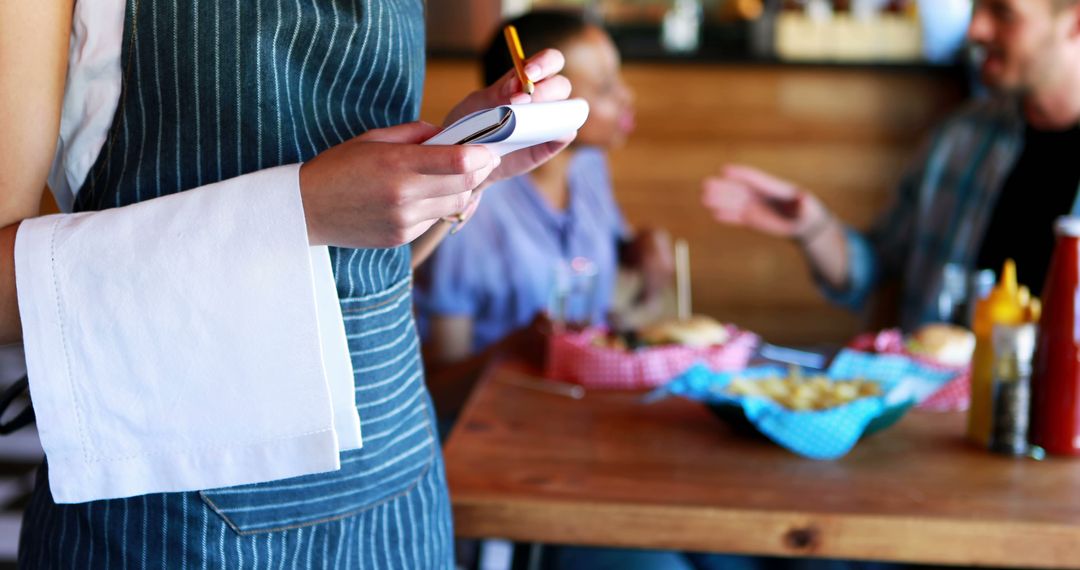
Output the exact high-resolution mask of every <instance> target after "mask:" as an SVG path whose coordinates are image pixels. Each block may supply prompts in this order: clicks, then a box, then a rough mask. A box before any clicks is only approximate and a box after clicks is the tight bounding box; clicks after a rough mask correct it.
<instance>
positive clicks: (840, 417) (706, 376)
mask: <svg viewBox="0 0 1080 570" xmlns="http://www.w3.org/2000/svg"><path fill="white" fill-rule="evenodd" d="M787 374H788V369H787V368H786V367H781V366H774V365H769V366H756V367H753V368H748V369H746V370H743V371H742V372H712V371H711V370H709V369H708V368H707V367H705V366H704V365H701V364H699V365H695V366H694V367H692V368H690V369H689V370H687V371H686V372H684V373H683V374H682V375H680V376H679V377H677V378H675V379H674V380H672V381H671V382H669V383H667V384H665V385H664V386H661V387H660V388H657V389H656V390H654V391H653V392H652V393H651V394H650V395H649V396H648V398H647V399H648V400H649V401H656V400H659V399H663V398H665V397H668V396H681V397H683V398H688V399H691V400H697V401H700V402H704V403H707V404H716V405H735V406H739V407H741V408H742V411H743V413H744V414H745V415H746V418H747V419H748V420H749V421H750V423H751V424H753V426H754V427H755V428H757V430H758V431H760V432H761V433H762V434H764V435H765V436H766V437H768V438H769V439H771V440H773V441H774V442H776V443H778V444H780V445H782V446H783V447H785V448H787V449H789V450H791V451H793V452H795V453H797V454H799V455H802V456H805V457H809V458H812V459H837V458H839V457H843V456H844V455H846V454H847V453H848V452H849V451H851V448H852V447H854V446H855V444H856V443H857V442H858V441H859V438H860V437H862V435H863V433H864V432H865V431H866V429H867V426H869V425H870V424H871V423H872V422H874V421H875V420H876V419H879V418H882V419H884V417H885V416H888V415H896V416H897V417H899V415H900V414H902V413H903V412H905V411H906V410H907V409H908V408H910V407H911V406H913V405H915V404H917V403H918V402H921V401H922V400H924V399H926V398H928V397H930V395H932V394H933V393H934V392H936V391H937V390H938V389H939V388H941V387H942V386H943V385H945V384H946V383H947V382H949V380H951V379H952V378H953V377H954V376H955V372H950V371H941V370H933V369H931V368H928V367H926V366H923V365H921V364H919V363H918V362H915V361H914V360H911V359H910V358H906V357H904V356H899V355H879V354H869V353H865V352H858V351H854V350H843V351H841V352H840V354H838V355H837V357H836V358H835V359H834V360H833V363H832V364H831V365H830V366H829V369H828V370H827V371H826V373H825V375H826V376H828V377H829V378H832V379H835V380H847V379H852V378H861V379H864V380H870V381H874V382H878V383H880V384H881V387H882V395H881V396H878V397H871V398H862V399H859V400H855V401H854V402H851V403H850V404H847V405H844V406H840V407H837V408H832V409H828V410H822V411H793V410H789V409H787V408H785V407H783V406H781V405H780V404H777V403H776V402H774V401H772V400H770V399H768V398H763V397H758V396H732V395H729V394H727V393H726V387H727V385H728V384H730V383H731V381H732V380H734V379H736V378H746V379H749V380H757V379H761V378H768V377H775V376H786V375H787ZM806 374H807V375H810V374H812V373H811V372H807V373H806Z"/></svg>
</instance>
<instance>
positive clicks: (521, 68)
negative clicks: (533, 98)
mask: <svg viewBox="0 0 1080 570" xmlns="http://www.w3.org/2000/svg"><path fill="white" fill-rule="evenodd" d="M503 36H504V37H506V47H507V48H509V49H510V59H512V60H514V69H516V70H517V74H518V79H520V80H521V89H522V91H525V92H526V93H528V94H529V95H532V94H533V82H532V81H529V77H528V76H527V75H525V52H524V51H523V50H522V49H521V40H520V39H518V33H517V28H515V27H514V26H506V27H505V28H503Z"/></svg>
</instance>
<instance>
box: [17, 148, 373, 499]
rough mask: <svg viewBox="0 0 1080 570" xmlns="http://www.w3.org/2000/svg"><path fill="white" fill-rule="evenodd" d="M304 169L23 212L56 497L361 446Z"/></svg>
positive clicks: (24, 273)
mask: <svg viewBox="0 0 1080 570" xmlns="http://www.w3.org/2000/svg"><path fill="white" fill-rule="evenodd" d="M298 173H299V166H297V165H291V166H282V167H278V168H273V169H268V170H264V171H259V172H255V173H252V174H247V175H244V176H241V177H238V178H235V179H231V180H226V181H223V182H219V183H217V184H212V185H209V186H205V187H201V188H197V189H194V190H190V191H187V192H182V193H179V194H175V195H171V196H166V197H163V198H157V199H153V200H149V201H145V202H142V203H139V204H134V205H131V206H126V207H123V208H116V209H112V210H106V211H102V212H92V213H82V214H60V215H56V216H46V217H42V218H37V219H32V220H27V221H24V222H23V224H22V225H21V227H20V229H19V232H18V234H17V237H16V244H15V263H16V285H17V288H18V299H19V309H20V315H21V318H22V322H23V341H24V345H25V349H26V356H27V372H28V375H29V378H30V392H31V399H32V401H33V405H34V410H35V413H36V415H37V423H38V430H39V432H40V435H41V440H42V446H43V447H44V449H45V452H46V457H47V459H48V463H49V483H50V486H51V487H52V492H53V498H54V499H55V500H56V501H57V502H58V503H74V502H83V501H91V500H97V499H107V498H119V497H128V496H134V495H140V494H145V493H153V492H171V491H191V490H200V489H207V488H214V487H223V486H231V485H238V484H245V483H254V482H261V481H269V480H275V479H282V478H287V477H293V476H299V475H305V474H310V473H317V472H322V471H329V470H334V469H337V468H338V467H339V463H338V456H339V451H340V450H344V449H353V448H356V447H359V446H360V420H359V417H358V415H357V412H356V408H355V405H354V402H353V393H354V392H353V377H352V367H351V364H350V361H349V355H348V349H347V344H346V341H345V332H344V328H343V325H342V319H341V312H340V308H339V306H338V303H337V301H338V300H337V295H336V289H335V288H334V286H333V278H332V274H331V271H330V265H329V263H330V262H329V257H328V255H327V251H326V248H325V247H321V248H319V247H317V248H312V247H310V246H309V245H308V242H307V230H306V225H305V222H304V215H303V207H302V202H301V200H300V194H299V182H298V176H299V174H298Z"/></svg>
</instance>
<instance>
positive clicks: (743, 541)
mask: <svg viewBox="0 0 1080 570" xmlns="http://www.w3.org/2000/svg"><path fill="white" fill-rule="evenodd" d="M529 376H532V374H531V373H530V372H529V371H528V370H527V369H525V368H524V367H522V366H517V365H514V364H502V365H498V366H496V367H494V368H493V369H492V370H490V371H489V372H488V374H487V375H486V376H485V378H484V379H483V380H482V381H481V383H480V384H479V385H478V386H477V388H476V390H475V392H474V393H473V395H472V398H471V399H470V401H469V403H468V405H467V406H466V408H465V410H464V412H463V414H462V417H461V419H460V421H459V423H458V425H457V427H456V429H455V430H454V431H453V433H452V434H451V436H450V439H449V441H448V442H447V446H446V466H447V472H448V477H449V482H450V489H451V496H452V500H453V506H454V519H455V525H456V530H457V534H458V535H459V536H461V537H472V538H480V537H501V538H507V539H512V540H516V541H523V542H542V543H559V544H584V545H598V546H600V545H606V546H628V547H638V548H659V549H678V550H692V551H710V552H726V553H745V554H758V555H777V556H810V557H827V558H845V559H864V560H880V561H903V562H919V563H929V564H964V565H989V566H1009V567H1020V568H1064V567H1073V568H1080V460H1068V459H1051V460H1047V461H1044V462H1035V461H1032V460H1026V459H1012V458H1007V457H1001V456H996V455H992V454H989V453H986V452H983V451H981V450H978V449H975V448H973V447H970V446H968V445H967V444H966V443H965V442H964V440H963V438H962V433H963V424H964V416H963V414H931V413H922V412H913V413H911V414H909V415H908V416H907V417H906V418H904V419H903V420H902V421H901V422H900V423H899V424H897V425H896V426H894V427H892V428H890V429H889V430H887V431H885V432H882V433H880V434H877V435H875V436H873V437H870V438H868V439H867V440H866V441H863V442H861V443H860V444H859V445H858V446H856V448H855V449H854V450H853V451H852V452H851V453H850V454H849V455H848V456H846V457H844V458H843V459H840V460H838V461H832V462H819V461H812V460H807V459H802V458H800V457H797V456H795V455H793V454H791V453H789V452H787V451H785V450H783V449H781V448H779V447H777V446H775V445H772V444H770V443H768V442H764V441H758V440H753V439H748V438H744V437H740V436H737V435H735V434H733V433H731V432H730V431H729V430H728V429H727V427H726V426H725V425H724V424H723V423H721V422H720V421H719V420H717V419H716V418H715V417H714V416H712V415H711V414H710V412H709V411H708V410H707V409H705V408H704V407H702V406H700V405H698V404H696V403H693V402H688V401H684V400H680V399H669V400H665V401H663V402H660V403H657V404H651V405H645V404H642V403H640V393H626V392H623V393H611V392H606V393H605V392H599V391H596V392H589V393H588V394H587V395H586V396H585V398H584V399H582V400H573V399H570V398H567V397H563V396H557V395H552V394H547V393H543V392H539V391H536V390H532V389H528V388H523V387H521V386H519V385H516V384H514V383H513V382H514V380H515V379H518V378H524V377H529Z"/></svg>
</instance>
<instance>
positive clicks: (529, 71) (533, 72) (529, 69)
mask: <svg viewBox="0 0 1080 570" xmlns="http://www.w3.org/2000/svg"><path fill="white" fill-rule="evenodd" d="M541 73H542V71H541V69H540V66H539V65H536V64H535V63H530V64H528V65H526V66H525V76H526V77H528V78H529V79H531V80H532V81H538V80H539V79H540V74H541Z"/></svg>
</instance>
